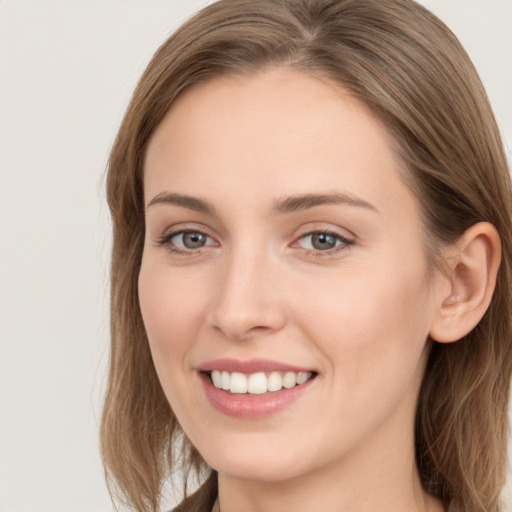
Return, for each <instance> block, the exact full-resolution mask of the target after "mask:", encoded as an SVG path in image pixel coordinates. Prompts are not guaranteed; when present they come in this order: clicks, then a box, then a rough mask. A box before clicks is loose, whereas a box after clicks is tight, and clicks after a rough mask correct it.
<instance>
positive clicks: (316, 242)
mask: <svg viewBox="0 0 512 512" xmlns="http://www.w3.org/2000/svg"><path fill="white" fill-rule="evenodd" d="M305 238H310V242H309V243H308V244H307V245H309V246H310V248H312V249H315V250H317V251H328V250H329V249H334V247H336V245H338V242H339V240H338V238H337V237H336V236H334V235H331V234H329V233H311V234H310V235H307V236H306V237H305Z"/></svg>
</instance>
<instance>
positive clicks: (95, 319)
mask: <svg viewBox="0 0 512 512" xmlns="http://www.w3.org/2000/svg"><path fill="white" fill-rule="evenodd" d="M205 3H207V2H205V1H202V0H201V1H200V0H167V1H163V0H151V1H147V0H146V1H141V0H139V1H131V0H111V1H100V0H96V1H91V0H73V1H71V0H68V1H65V0H61V1H58V0H44V1H43V0H40V1H38V0H0V511H1V512H33V511H36V510H37V511H39V512H64V511H66V512H67V511H70V510H73V511H74V512H92V511H94V512H106V511H110V510H112V505H111V504H110V501H109V498H108V496H107V492H106V490H105V486H104V483H103V475H102V469H101V464H100V460H99V456H98V443H97V430H98V418H99V415H100V409H101V394H102V389H103V385H104V379H105V364H106V360H107V344H108V253H109V246H110V240H109V236H110V232H109V229H110V227H109V220H108V213H107V209H106V206H105V204H104V192H103V174H104V168H105V163H106V159H107V155H108V152H109V148H110V146H111V144H112V141H113V138H114V136H115V133H116V130H117V127H118V125H119V122H120V120H121V116H122V114H123V112H124V109H125V108H126V105H127V102H128V99H129V97H130V94H131V91H132V90H133V88H134V86H135V83H136V81H137V79H138V77H139V75H140V73H141V72H142V70H143V68H144V66H145V64H146V63H147V62H148V60H149V58H150V56H151V55H152V53H153V51H154V50H155V49H156V48H157V46H158V45H159V44H160V43H161V42H162V41H163V40H164V39H165V38H166V36H167V35H169V34H170V32H171V31H172V30H173V29H174V28H176V27H177V26H178V25H179V24H180V23H181V22H182V21H183V20H184V19H185V18H186V17H188V16H189V15H190V14H191V13H192V12H194V11H195V10H197V8H198V7H200V6H202V5H204V4H205ZM424 3H425V4H426V5H427V6H428V7H430V8H431V9H432V10H433V11H434V12H436V13H437V14H438V15H439V16H440V17H441V18H442V19H444V20H445V21H446V22H447V23H448V25H449V26H450V27H452V28H453V30H454V31H455V32H456V33H457V35H458V36H459V37H460V39H461V40H462V42H463V44H464V45H465V46H466V48H467V49H468V51H469V52H470V54H471V56H472V57H473V59H474V61H475V63H476V66H477V68H478V69H479V71H480V73H481V76H482V78H483V81H484V83H485V85H486V87H487V89H488V92H489V95H490V97H491V102H492V104H493V106H494V108H495V111H496V115H497V118H498V121H499V123H500V126H501V129H502V131H503V135H504V137H505V140H506V143H507V145H508V148H509V150H508V154H509V157H510V148H511V147H512V94H511V93H510V91H512V59H511V54H512V0H474V1H471V0H425V1H424ZM484 435H485V434H484ZM511 502H512V500H511Z"/></svg>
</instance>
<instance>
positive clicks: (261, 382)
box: [198, 359, 318, 419]
mask: <svg viewBox="0 0 512 512" xmlns="http://www.w3.org/2000/svg"><path fill="white" fill-rule="evenodd" d="M198 373H199V376H200V378H201V381H202V382H203V387H204V390H205V393H206V397H207V398H208V400H209V401H210V403H211V404H212V405H213V406H214V408H215V409H217V410H218V411H219V412H221V413H222V414H224V415H227V416H232V417H237V418H244V419H260V418H265V417H267V416H270V415H273V414H275V413H277V412H279V411H281V410H283V409H285V408H288V407H290V406H291V405H292V404H293V403H294V402H295V401H297V400H299V398H300V397H301V396H303V395H304V394H309V393H310V392H308V391H307V390H311V389H313V388H315V387H316V386H314V385H313V384H314V381H316V377H317V376H318V373H317V372H316V371H314V370H312V369H306V368H300V367H297V366H292V365H288V364H283V363H280V362H275V361H269V360H263V359H257V360H256V359H253V360H249V361H239V360H233V359H219V360H216V361H210V362H209V363H206V364H204V365H202V366H201V367H200V368H198Z"/></svg>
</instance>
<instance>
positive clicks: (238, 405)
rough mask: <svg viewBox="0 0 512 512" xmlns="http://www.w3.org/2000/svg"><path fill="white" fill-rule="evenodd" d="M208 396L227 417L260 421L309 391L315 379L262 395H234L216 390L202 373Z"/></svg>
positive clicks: (208, 378)
mask: <svg viewBox="0 0 512 512" xmlns="http://www.w3.org/2000/svg"><path fill="white" fill-rule="evenodd" d="M200 376H201V380H202V382H203V386H204V389H205V391H206V396H207V397H208V399H209V400H210V403H211V404H212V405H213V406H214V407H215V408H216V409H217V410H218V411H220V412H221V413H223V414H225V415H226V416H232V417H235V418H247V419H258V418H265V417H267V416H270V415H272V414H275V413H277V412H279V411H281V410H283V409H285V408H286V407H288V406H289V405H291V404H292V403H293V402H295V401H296V400H297V399H298V398H299V397H300V396H301V395H302V394H303V393H304V392H305V391H307V390H308V389H309V387H310V385H311V383H312V382H313V381H314V380H315V378H312V379H309V380H308V381H306V382H305V383H304V384H300V385H299V386H294V387H293V388H290V389H286V388H283V389H281V390H280V391H272V392H268V393H264V394H262V395H248V394H232V393H230V392H229V391H224V390H223V389H218V388H216V387H215V386H214V385H213V383H212V381H211V380H210V377H209V375H207V374H206V373H201V374H200Z"/></svg>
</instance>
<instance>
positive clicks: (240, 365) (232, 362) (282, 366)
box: [198, 358, 313, 374]
mask: <svg viewBox="0 0 512 512" xmlns="http://www.w3.org/2000/svg"><path fill="white" fill-rule="evenodd" d="M198 370H199V371H201V372H212V371H213V370H218V371H226V372H230V373H233V372H239V373H245V374H249V373H257V372H296V373H299V372H308V371H309V372H311V371H313V370H311V369H309V368H304V367H300V366H296V365H293V364H288V363H282V362H279V361H273V360H271V359H248V360H246V361H242V360H239V359H230V358H225V359H214V360H213V361H207V362H205V363H203V364H201V365H200V366H199V368H198Z"/></svg>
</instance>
